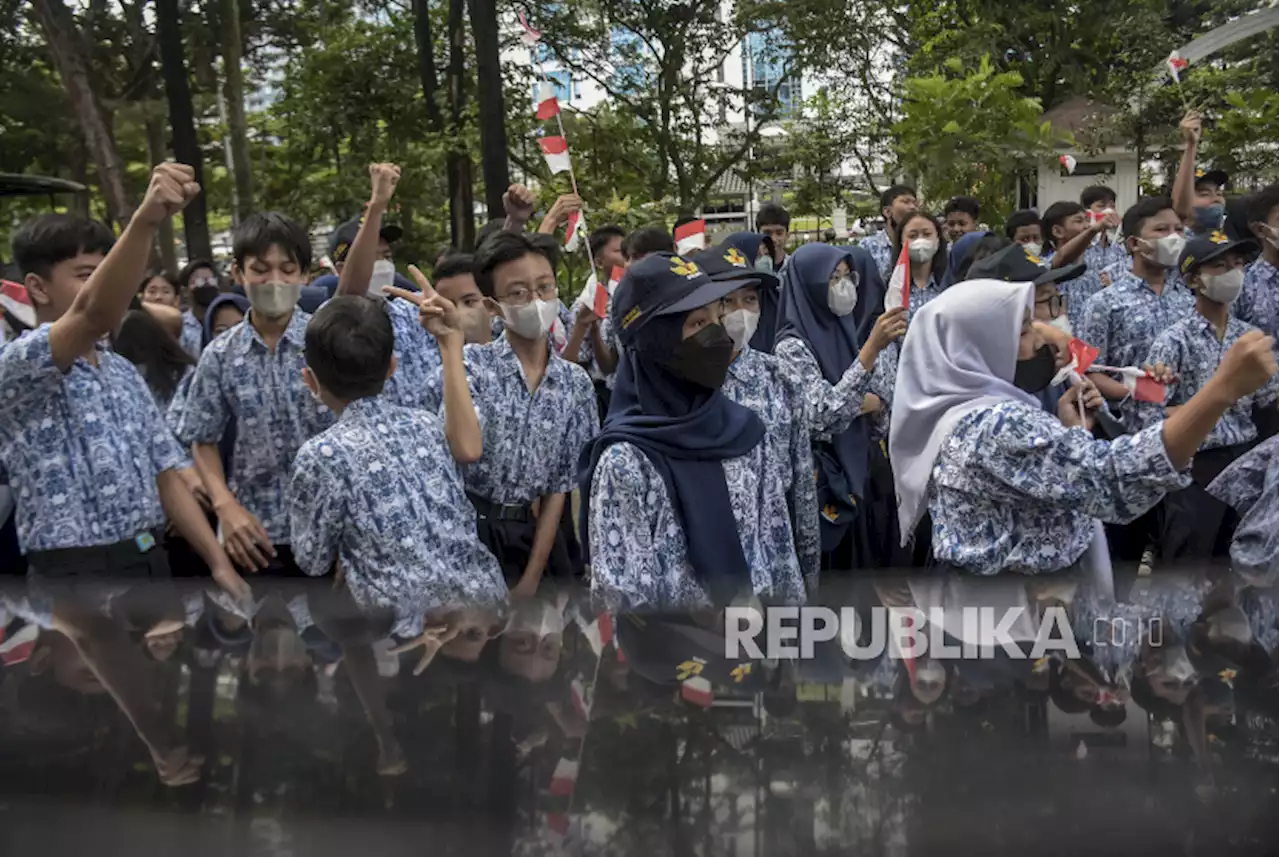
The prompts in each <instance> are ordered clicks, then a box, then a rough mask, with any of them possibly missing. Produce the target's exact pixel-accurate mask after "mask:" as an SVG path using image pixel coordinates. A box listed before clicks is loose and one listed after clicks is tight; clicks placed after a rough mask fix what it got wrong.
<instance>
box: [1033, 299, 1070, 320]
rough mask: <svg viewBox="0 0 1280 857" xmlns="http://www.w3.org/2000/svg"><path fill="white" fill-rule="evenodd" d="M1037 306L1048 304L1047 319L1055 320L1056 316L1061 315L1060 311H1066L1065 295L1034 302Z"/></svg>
mask: <svg viewBox="0 0 1280 857" xmlns="http://www.w3.org/2000/svg"><path fill="white" fill-rule="evenodd" d="M1039 304H1048V305H1049V317H1050V318H1057V317H1058V316H1060V315H1062V311H1063V310H1064V309H1066V306H1067V298H1066V295H1053V296H1052V297H1047V298H1044V299H1043V300H1038V301H1036V305H1037V306H1038V305H1039Z"/></svg>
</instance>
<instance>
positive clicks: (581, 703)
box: [569, 678, 591, 720]
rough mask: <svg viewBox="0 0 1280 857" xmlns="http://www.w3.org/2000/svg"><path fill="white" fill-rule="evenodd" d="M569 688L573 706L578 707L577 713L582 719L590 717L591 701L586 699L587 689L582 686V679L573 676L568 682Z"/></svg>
mask: <svg viewBox="0 0 1280 857" xmlns="http://www.w3.org/2000/svg"><path fill="white" fill-rule="evenodd" d="M569 690H570V691H571V692H572V693H573V707H574V708H576V709H578V713H579V714H581V715H582V717H583V719H585V720H590V719H591V702H590V700H588V699H587V690H586V688H585V687H583V684H582V679H581V678H575V679H574V680H573V681H571V682H569Z"/></svg>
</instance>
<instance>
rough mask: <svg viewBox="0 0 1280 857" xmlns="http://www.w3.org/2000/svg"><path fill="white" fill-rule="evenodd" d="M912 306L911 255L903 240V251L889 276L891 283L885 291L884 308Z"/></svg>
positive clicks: (908, 307) (906, 307) (907, 307)
mask: <svg viewBox="0 0 1280 857" xmlns="http://www.w3.org/2000/svg"><path fill="white" fill-rule="evenodd" d="M898 306H900V307H902V308H904V309H910V308H911V256H910V254H909V253H908V252H907V242H905V241H903V242H902V252H901V253H899V254H898V262H897V264H895V265H894V266H893V273H892V274H891V275H890V276H889V285H888V287H887V288H886V289H885V292H884V308H885V309H886V310H888V309H893V308H894V307H898Z"/></svg>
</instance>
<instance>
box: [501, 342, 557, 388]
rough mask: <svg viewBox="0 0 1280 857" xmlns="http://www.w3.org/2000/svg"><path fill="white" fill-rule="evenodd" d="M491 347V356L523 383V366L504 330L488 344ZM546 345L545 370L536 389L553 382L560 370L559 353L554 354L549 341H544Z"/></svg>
mask: <svg viewBox="0 0 1280 857" xmlns="http://www.w3.org/2000/svg"><path fill="white" fill-rule="evenodd" d="M489 347H490V348H492V349H493V356H494V357H495V358H496V359H497V360H498V362H500V363H504V364H506V366H507V371H509V372H511V373H513V374H515V375H516V376H517V377H518V378H519V379H520V383H521V384H523V383H524V366H523V365H522V364H521V363H520V357H519V355H517V354H516V350H515V349H514V348H512V347H511V343H510V342H508V341H507V332H506V331H505V330H504V331H503V332H502V336H499V337H498V338H497V339H495V340H494V341H493V342H492V343H490V345H489ZM546 347H547V352H548V353H547V370H546V371H545V372H543V373H542V381H541V382H539V384H538V389H539V390H540V389H542V387H543V385H544V384H546V383H547V381H551V382H552V383H553V384H554V383H555V382H556V380H557V377H558V373H559V372H560V371H561V370H562V367H560V366H559V365H557V364H559V363H560V362H561V357H560V355H558V354H556V352H555V349H554V348H552V347H551V343H550V342H549V341H548V342H547V343H546Z"/></svg>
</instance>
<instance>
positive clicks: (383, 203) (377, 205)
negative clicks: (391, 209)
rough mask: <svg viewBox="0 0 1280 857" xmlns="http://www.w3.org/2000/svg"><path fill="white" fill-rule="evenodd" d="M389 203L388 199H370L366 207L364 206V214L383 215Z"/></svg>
mask: <svg viewBox="0 0 1280 857" xmlns="http://www.w3.org/2000/svg"><path fill="white" fill-rule="evenodd" d="M390 202H391V200H388V199H370V200H369V203H368V205H366V206H365V214H366V215H370V214H378V215H382V214H385V213H386V211H387V206H388V205H389V204H390Z"/></svg>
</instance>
